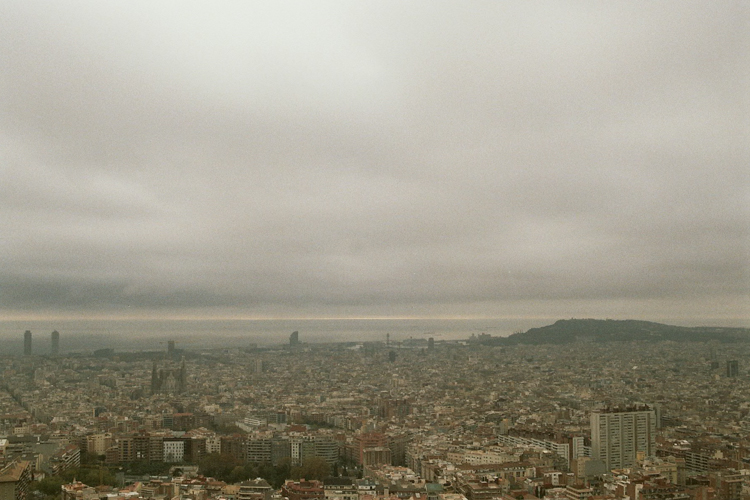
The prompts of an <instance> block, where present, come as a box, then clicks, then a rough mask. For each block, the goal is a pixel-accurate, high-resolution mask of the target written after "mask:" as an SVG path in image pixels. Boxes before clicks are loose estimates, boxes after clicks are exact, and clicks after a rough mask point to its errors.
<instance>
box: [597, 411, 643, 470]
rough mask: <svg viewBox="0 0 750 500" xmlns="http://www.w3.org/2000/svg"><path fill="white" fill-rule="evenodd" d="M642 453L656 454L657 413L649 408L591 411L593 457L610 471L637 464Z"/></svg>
mask: <svg viewBox="0 0 750 500" xmlns="http://www.w3.org/2000/svg"><path fill="white" fill-rule="evenodd" d="M638 453H643V454H644V455H645V456H647V457H648V456H653V455H655V453H656V414H655V412H654V410H652V409H651V408H650V407H648V406H645V405H644V406H633V407H628V408H605V409H601V410H595V411H593V412H591V456H592V458H598V459H599V460H602V461H603V462H604V463H605V464H606V466H607V469H618V468H621V467H630V466H632V465H635V463H636V460H637V458H638Z"/></svg>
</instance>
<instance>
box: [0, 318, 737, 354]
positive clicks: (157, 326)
mask: <svg viewBox="0 0 750 500" xmlns="http://www.w3.org/2000/svg"><path fill="white" fill-rule="evenodd" d="M558 319H569V318H556V319H544V318H534V319H532V318H523V319H521V318H514V319H508V318H505V319H489V318H483V319H383V318H379V319H351V318H347V319H309V318H308V319H273V320H269V319H265V320H237V319H235V320H226V319H224V320H218V319H211V320H195V319H192V320H153V319H150V320H133V319H130V320H113V319H106V320H101V319H99V320H94V319H89V320H33V321H29V320H16V321H9V320H0V340H2V345H1V346H0V354H20V353H22V352H23V332H24V331H26V330H31V332H32V338H33V345H34V354H40V355H44V354H47V353H48V352H49V347H50V333H51V332H52V330H56V331H58V332H59V333H60V347H61V352H63V353H65V352H71V351H76V352H80V351H89V352H90V351H93V350H96V349H102V348H109V347H111V348H115V349H119V350H127V351H133V350H135V351H149V350H164V349H166V344H167V341H168V340H175V341H177V347H178V348H185V349H187V350H191V349H192V350H194V349H206V348H224V347H234V348H236V347H247V346H249V345H250V344H257V345H259V346H272V345H282V344H288V342H289V335H290V334H291V333H292V331H295V330H296V331H299V335H300V341H301V342H303V343H310V344H315V343H323V342H373V341H383V342H385V340H386V335H389V336H390V340H391V342H393V343H394V344H395V343H398V342H401V341H404V340H407V339H413V338H423V339H427V338H429V337H433V338H435V340H438V341H441V340H461V339H468V338H469V337H470V336H471V335H479V334H481V333H487V334H490V335H492V336H498V337H507V336H508V335H510V334H512V333H515V332H517V331H526V330H528V329H531V328H538V327H542V326H547V325H549V324H552V323H554V322H555V321H557V320H558ZM577 319H581V318H577ZM597 319H605V318H597ZM610 319H615V318H610ZM656 322H657V323H666V324H672V325H676V326H717V327H745V328H747V327H750V324H749V323H748V322H721V321H718V320H716V321H710V322H708V323H701V324H679V322H675V321H670V320H669V319H661V320H658V321H656Z"/></svg>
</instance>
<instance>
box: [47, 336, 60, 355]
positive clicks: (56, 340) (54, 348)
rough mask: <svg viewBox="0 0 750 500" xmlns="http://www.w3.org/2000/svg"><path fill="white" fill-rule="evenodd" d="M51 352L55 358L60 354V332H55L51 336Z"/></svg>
mask: <svg viewBox="0 0 750 500" xmlns="http://www.w3.org/2000/svg"><path fill="white" fill-rule="evenodd" d="M49 352H50V354H52V355H53V356H56V355H57V354H59V353H60V332H58V331H57V330H54V331H53V332H52V335H51V336H50V346H49Z"/></svg>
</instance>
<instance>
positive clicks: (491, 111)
mask: <svg viewBox="0 0 750 500" xmlns="http://www.w3.org/2000/svg"><path fill="white" fill-rule="evenodd" d="M747 21H748V5H747V4H746V3H742V2H721V1H720V2H683V1H678V2H657V3H655V2H598V3H591V2H565V3H562V2H559V3H551V2H545V3H527V2H497V3H495V2H473V3H469V4H463V3H461V4H459V3H446V2H409V3H404V2H376V3H363V2H348V3H346V2H314V3H307V2H292V3H290V2H282V3H279V2H267V3H256V2H252V3H237V2H204V3H189V4H188V3H184V2H38V1H33V0H23V1H3V2H0V175H1V177H2V182H0V316H2V318H3V319H4V320H6V321H10V320H26V319H28V320H44V321H47V320H55V319H65V318H67V319H86V318H125V319H133V318H151V319H154V318H158V319H170V318H175V319H201V318H246V319H253V318H278V319H288V318H504V319H508V320H513V319H524V318H527V319H528V318H530V319H533V318H556V317H560V318H569V317H599V318H637V319H651V320H658V319H667V318H668V319H671V320H672V322H673V323H675V324H684V325H698V324H706V323H708V322H713V321H716V322H718V323H722V324H732V325H736V326H747V325H748V319H749V318H750V300H749V299H750V296H749V295H750V293H749V292H750V286H749V284H750V280H749V279H748V278H749V273H748V269H749V267H748V257H749V256H750V251H749V250H750V243H749V242H750V239H749V236H750V231H749V228H750V226H749V225H748V220H749V219H748V216H749V215H750V213H749V206H748V204H749V203H750V202H749V200H750V197H749V196H748V187H749V186H750V183H749V182H748V175H749V171H748V168H747V167H748V165H750V140H748V139H750V134H748V131H749V128H748V104H749V102H748V88H750V79H749V75H750V71H749V68H750V61H749V60H748V59H749V58H750V56H749V54H750V50H748V49H750V43H749V41H750V35H748V31H747ZM542 324H544V322H542ZM16 328H17V329H16ZM27 328H29V327H24V326H23V325H22V324H19V325H18V326H17V327H16V326H15V324H14V332H16V335H19V337H18V338H19V339H20V334H21V332H22V331H23V330H25V329H27ZM56 328H60V327H56ZM60 329H61V331H62V332H63V334H66V333H67V332H65V331H64V329H62V328H60Z"/></svg>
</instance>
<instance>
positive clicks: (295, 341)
mask: <svg viewBox="0 0 750 500" xmlns="http://www.w3.org/2000/svg"><path fill="white" fill-rule="evenodd" d="M289 345H290V346H291V347H294V346H296V345H299V332H298V331H294V332H292V334H291V335H290V336H289Z"/></svg>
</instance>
